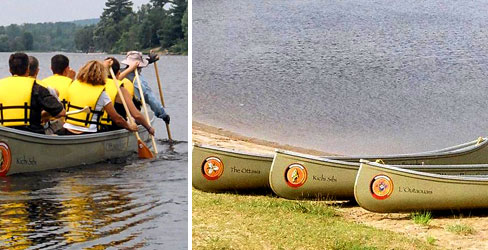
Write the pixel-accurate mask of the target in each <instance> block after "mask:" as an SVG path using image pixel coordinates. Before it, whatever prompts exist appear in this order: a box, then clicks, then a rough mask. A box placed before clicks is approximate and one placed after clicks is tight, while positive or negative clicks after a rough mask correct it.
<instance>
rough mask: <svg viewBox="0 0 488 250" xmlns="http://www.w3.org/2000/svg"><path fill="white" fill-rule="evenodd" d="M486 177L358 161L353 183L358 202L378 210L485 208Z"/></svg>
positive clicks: (487, 183)
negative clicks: (435, 172)
mask: <svg viewBox="0 0 488 250" xmlns="http://www.w3.org/2000/svg"><path fill="white" fill-rule="evenodd" d="M487 193H488V179H486V178H475V177H461V176H443V175H435V174H428V173H422V172H417V171H411V170H405V169H400V168H395V167H387V166H384V165H383V166H382V165H381V164H375V163H370V164H368V163H362V164H361V167H360V169H359V171H358V175H357V178H356V181H355V186H354V195H355V199H356V201H357V202H358V204H359V205H360V206H361V207H363V208H365V209H366V210H369V211H373V212H380V213H390V212H409V211H419V210H448V209H472V208H487V207H488V199H486V197H487Z"/></svg>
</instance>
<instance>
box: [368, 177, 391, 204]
mask: <svg viewBox="0 0 488 250" xmlns="http://www.w3.org/2000/svg"><path fill="white" fill-rule="evenodd" d="M370 191H371V194H372V195H373V197H374V198H375V199H378V200H384V199H386V198H388V197H390V195H391V193H392V192H393V181H392V180H391V179H390V177H388V176H386V175H377V176H375V177H374V178H373V180H371V185H370Z"/></svg>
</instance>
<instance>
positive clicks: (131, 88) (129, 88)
mask: <svg viewBox="0 0 488 250" xmlns="http://www.w3.org/2000/svg"><path fill="white" fill-rule="evenodd" d="M122 84H123V85H124V89H127V91H128V92H129V94H130V96H131V98H134V83H133V82H131V81H130V80H129V79H127V78H124V79H123V80H122Z"/></svg>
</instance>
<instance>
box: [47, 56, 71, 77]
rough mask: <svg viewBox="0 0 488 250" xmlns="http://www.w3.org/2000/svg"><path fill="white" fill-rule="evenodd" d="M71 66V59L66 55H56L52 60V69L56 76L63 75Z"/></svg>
mask: <svg viewBox="0 0 488 250" xmlns="http://www.w3.org/2000/svg"><path fill="white" fill-rule="evenodd" d="M68 66H69V59H68V57H66V56H65V55H61V54H59V55H55V56H53V57H52V58H51V69H52V71H53V73H54V74H58V75H61V74H63V71H64V70H65V69H66V67H68Z"/></svg>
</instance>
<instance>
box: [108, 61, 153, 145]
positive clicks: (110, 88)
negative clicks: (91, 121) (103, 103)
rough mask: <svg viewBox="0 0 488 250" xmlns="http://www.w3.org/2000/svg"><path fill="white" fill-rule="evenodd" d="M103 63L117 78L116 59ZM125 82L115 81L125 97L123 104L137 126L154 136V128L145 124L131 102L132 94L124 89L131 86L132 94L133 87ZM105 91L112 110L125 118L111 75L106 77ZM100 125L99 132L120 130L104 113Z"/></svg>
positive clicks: (117, 62) (118, 73) (118, 66)
mask: <svg viewBox="0 0 488 250" xmlns="http://www.w3.org/2000/svg"><path fill="white" fill-rule="evenodd" d="M103 63H104V65H105V67H107V68H109V67H112V70H113V72H114V74H115V77H118V76H119V75H120V63H119V61H118V60H117V59H116V58H114V57H107V58H106V59H105V61H104V62H103ZM110 65H111V66H110ZM136 67H137V65H133V66H131V67H129V70H134V69H135V68H136ZM127 81H129V80H127ZM127 81H117V82H118V84H119V86H120V90H121V92H122V93H123V95H124V97H125V102H126V103H127V107H128V108H129V112H130V114H131V115H132V117H133V118H134V119H135V120H136V122H137V123H138V124H141V125H143V126H144V127H145V128H146V129H147V131H148V132H149V134H151V135H154V132H155V131H154V128H152V127H151V124H149V123H148V122H147V120H146V119H145V118H144V116H143V115H142V114H141V112H139V110H138V109H137V108H136V106H135V105H134V103H133V102H132V98H133V94H131V93H130V92H129V91H128V90H127V89H126V87H127V86H126V85H130V86H128V87H129V88H130V87H131V86H132V92H133V89H134V87H133V85H132V82H127ZM105 91H106V92H107V94H108V96H109V97H110V99H111V100H112V103H113V104H114V108H115V110H116V111H117V113H119V114H120V115H121V116H122V117H126V116H127V114H126V112H125V108H124V105H123V104H122V100H121V99H120V96H119V94H118V92H117V88H116V87H115V83H114V81H113V79H112V76H111V75H108V78H107V80H106V83H105ZM100 123H101V124H102V125H101V129H100V130H101V131H112V130H117V129H121V127H119V126H117V125H116V124H113V122H112V120H111V119H110V118H109V117H108V113H107V112H106V111H105V112H104V113H103V116H102V119H101V121H100Z"/></svg>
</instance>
